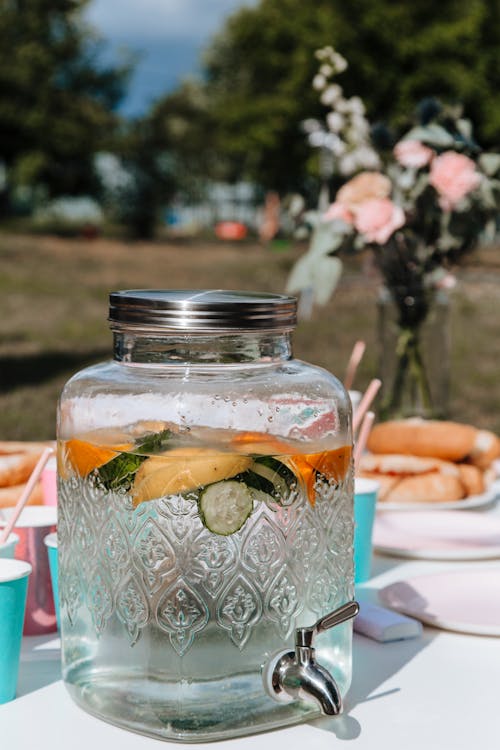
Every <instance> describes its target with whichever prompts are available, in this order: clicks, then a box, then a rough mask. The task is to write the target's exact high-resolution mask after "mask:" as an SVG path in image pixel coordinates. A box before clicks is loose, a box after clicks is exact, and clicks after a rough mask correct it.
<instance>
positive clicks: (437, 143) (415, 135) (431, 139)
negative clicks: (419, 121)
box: [404, 122, 455, 149]
mask: <svg viewBox="0 0 500 750" xmlns="http://www.w3.org/2000/svg"><path fill="white" fill-rule="evenodd" d="M404 140H405V141H420V142H421V143H425V144H427V145H428V146H433V147H434V148H439V149H441V148H453V146H454V145H455V139H454V138H453V136H452V135H451V133H449V132H448V131H447V130H446V128H443V127H442V126H441V125H438V124H437V123H435V122H431V123H429V125H425V126H423V125H418V126H417V127H415V128H412V129H411V130H410V131H409V132H408V133H407V134H406V135H405V137H404Z"/></svg>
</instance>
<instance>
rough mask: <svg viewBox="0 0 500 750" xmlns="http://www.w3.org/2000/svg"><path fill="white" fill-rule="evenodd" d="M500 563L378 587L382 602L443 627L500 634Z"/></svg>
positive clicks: (425, 621) (461, 630)
mask: <svg viewBox="0 0 500 750" xmlns="http://www.w3.org/2000/svg"><path fill="white" fill-rule="evenodd" d="M499 591H500V567H498V568H496V569H492V568H487V569H484V568H483V569H479V570H463V569H462V570H459V571H456V572H455V571H454V572H451V573H436V574H433V575H427V576H418V577H415V578H410V579H408V580H406V581H398V582H397V583H393V584H391V585H390V586H386V587H385V588H383V589H381V590H380V591H379V597H380V599H381V600H382V602H383V603H384V604H385V605H387V606H388V607H391V608H392V609H396V610H397V611H398V612H402V613H403V614H405V615H409V616H410V617H416V618H417V619H418V620H420V621H421V622H424V623H426V624H428V625H433V626H434V627H437V628H443V629H444V630H456V631H458V632H460V633H472V634H474V635H494V636H500V596H499V595H498V592H499Z"/></svg>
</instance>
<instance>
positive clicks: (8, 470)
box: [0, 451, 41, 487]
mask: <svg viewBox="0 0 500 750" xmlns="http://www.w3.org/2000/svg"><path fill="white" fill-rule="evenodd" d="M40 455H41V452H36V451H28V452H26V453H9V454H4V455H0V487H12V486H14V485H16V484H22V483H23V482H26V481H27V480H28V479H29V477H30V474H31V472H32V471H33V469H34V468H35V466H36V464H37V462H38V459H39V458H40Z"/></svg>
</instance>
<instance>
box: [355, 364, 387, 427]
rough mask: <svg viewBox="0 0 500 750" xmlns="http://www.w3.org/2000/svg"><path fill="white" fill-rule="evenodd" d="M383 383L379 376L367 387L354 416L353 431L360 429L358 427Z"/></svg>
mask: <svg viewBox="0 0 500 750" xmlns="http://www.w3.org/2000/svg"><path fill="white" fill-rule="evenodd" d="M381 385H382V381H381V380H378V379H377V378H374V379H373V380H372V382H371V383H370V385H369V386H368V388H367V389H366V391H365V393H364V395H363V398H362V399H361V401H360V402H359V406H358V408H357V409H356V411H355V412H354V416H353V418H352V431H353V433H356V432H357V431H358V427H359V425H360V424H361V422H362V420H363V417H364V416H365V413H366V412H367V411H368V409H369V408H370V406H371V403H372V401H373V399H374V398H375V396H376V395H377V393H378V391H379V388H380V386H381Z"/></svg>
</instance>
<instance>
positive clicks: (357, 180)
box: [336, 172, 392, 211]
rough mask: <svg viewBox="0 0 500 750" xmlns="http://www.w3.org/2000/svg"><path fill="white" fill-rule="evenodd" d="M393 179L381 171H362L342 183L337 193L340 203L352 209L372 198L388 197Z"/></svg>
mask: <svg viewBox="0 0 500 750" xmlns="http://www.w3.org/2000/svg"><path fill="white" fill-rule="evenodd" d="M391 188H392V185H391V181H390V179H389V178H388V177H386V176H385V175H383V174H380V172H360V173H359V174H358V175H356V177H353V178H352V180H349V182H346V183H345V185H342V187H341V188H340V190H339V191H338V193H337V200H336V202H338V203H343V204H344V205H345V206H347V208H349V209H350V210H351V211H354V210H355V208H356V207H357V206H358V205H359V204H360V203H363V202H364V201H367V200H370V199H371V198H387V197H388V196H389V195H390V194H391Z"/></svg>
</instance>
